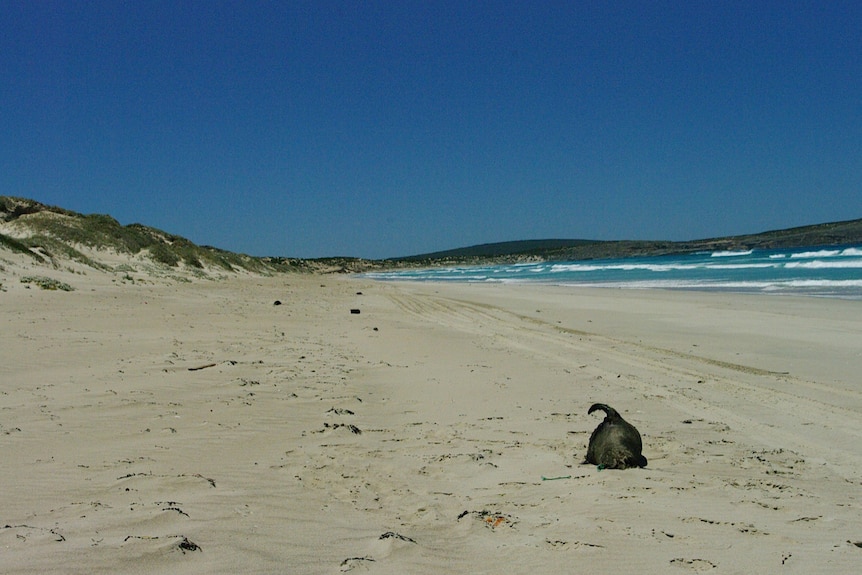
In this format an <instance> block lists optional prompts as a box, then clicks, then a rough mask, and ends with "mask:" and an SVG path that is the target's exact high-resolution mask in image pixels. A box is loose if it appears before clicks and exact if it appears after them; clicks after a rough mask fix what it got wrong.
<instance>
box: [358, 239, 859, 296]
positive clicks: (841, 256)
mask: <svg viewBox="0 0 862 575" xmlns="http://www.w3.org/2000/svg"><path fill="white" fill-rule="evenodd" d="M362 275H363V277H366V278H371V279H376V280H398V281H435V282H496V283H543V284H553V285H561V286H573V287H581V286H583V287H604V288H627V289H670V290H715V291H730V292H747V293H761V294H770V295H798V296H812V297H831V298H844V299H854V300H862V245H847V246H839V247H829V248H823V247H814V248H810V249H809V248H794V249H777V250H747V251H715V252H699V253H693V254H685V255H667V256H657V257H631V258H620V259H605V260H587V261H568V262H567V261H555V262H536V263H523V264H512V265H490V266H455V267H440V268H427V269H408V270H400V271H391V272H374V273H366V274H362Z"/></svg>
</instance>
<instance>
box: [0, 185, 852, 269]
mask: <svg viewBox="0 0 862 575" xmlns="http://www.w3.org/2000/svg"><path fill="white" fill-rule="evenodd" d="M854 243H862V219H856V220H847V221H841V222H830V223H822V224H814V225H809V226H802V227H795V228H788V229H783V230H773V231H766V232H762V233H757V234H749V235H739V236H728V237H719V238H708V239H701V240H690V241H663V240H655V241H646V240H615V241H599V240H587V239H546V240H522V241H510V242H499V243H489V244H481V245H475V246H469V247H464V248H458V249H452V250H446V251H440V252H433V253H426V254H419V255H412V256H404V257H395V258H388V259H385V260H367V259H362V258H354V257H328V258H315V259H303V258H293V257H282V256H271V257H254V256H248V255H244V254H236V253H233V252H229V251H226V250H222V249H219V248H215V247H211V246H198V245H196V244H194V243H193V242H191V241H189V240H187V239H186V238H183V237H181V236H177V235H174V234H170V233H167V232H164V231H161V230H158V229H156V228H152V227H149V226H146V225H142V224H137V223H135V224H129V225H125V226H124V225H121V224H120V223H119V222H118V221H117V220H115V219H114V218H113V217H111V216H108V215H101V214H90V215H84V214H80V213H77V212H73V211H70V210H67V209H64V208H61V207H56V206H49V205H45V204H42V203H40V202H38V201H35V200H31V199H26V198H19V197H12V196H0V250H7V251H11V252H18V253H21V254H25V255H27V256H28V257H29V258H32V259H33V260H34V261H35V263H44V264H49V265H50V264H53V265H55V266H56V265H58V263H59V262H61V261H63V260H70V261H74V262H76V263H78V264H83V265H85V266H88V267H92V268H96V269H103V270H106V271H108V270H110V269H112V265H111V264H109V263H106V262H105V261H102V260H103V259H104V258H101V257H100V255H99V254H103V253H108V252H110V253H112V254H117V255H126V256H129V257H135V258H138V259H142V260H147V261H151V262H152V263H153V265H159V266H163V267H165V268H182V269H185V270H191V271H193V272H195V271H197V272H199V273H200V274H201V275H207V271H208V270H209V271H210V272H211V271H213V270H215V271H216V272H218V273H231V272H250V273H267V274H268V273H280V272H329V273H332V272H346V273H355V272H362V271H370V270H381V269H397V268H404V267H418V266H423V267H433V266H446V265H470V264H484V265H487V264H490V263H517V262H532V261H564V260H590V259H600V258H622V257H634V256H656V255H664V254H682V253H691V252H698V251H720V250H750V249H775V248H792V247H804V246H839V245H847V244H854Z"/></svg>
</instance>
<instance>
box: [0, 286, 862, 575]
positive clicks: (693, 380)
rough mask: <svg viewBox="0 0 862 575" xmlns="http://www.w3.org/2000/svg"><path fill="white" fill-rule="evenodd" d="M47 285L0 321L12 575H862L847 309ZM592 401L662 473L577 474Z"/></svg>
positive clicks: (13, 303) (673, 297)
mask: <svg viewBox="0 0 862 575" xmlns="http://www.w3.org/2000/svg"><path fill="white" fill-rule="evenodd" d="M58 273H59V272H58ZM58 279H62V280H64V281H67V282H68V283H70V284H71V285H72V286H73V287H74V288H75V289H74V291H71V292H61V291H43V290H40V289H38V288H37V287H35V286H29V287H28V286H27V285H25V284H21V283H20V282H17V280H14V279H13V278H11V276H9V275H7V276H6V277H4V280H3V284H4V289H5V291H3V292H0V315H2V324H3V326H4V329H3V330H2V334H0V350H2V352H0V354H2V357H0V359H2V362H0V452H2V454H3V465H2V468H0V469H2V470H0V485H2V486H3V487H2V490H0V509H2V517H0V549H2V563H3V571H4V572H7V573H72V572H77V573H85V572H86V573H132V572H141V573H143V572H171V573H238V572H243V573H339V572H345V571H355V572H367V573H393V574H394V573H399V574H400V573H500V572H509V573H524V572H531V571H535V570H545V571H548V572H568V573H595V572H598V571H599V570H601V571H613V570H616V571H618V572H635V571H637V572H640V573H674V572H679V573H685V572H710V573H755V572H759V573H779V572H780V573H811V572H827V571H828V572H832V573H855V572H856V571H857V570H858V565H859V562H860V560H862V548H860V545H862V543H860V542H862V501H860V497H862V447H860V446H862V442H860V435H862V388H860V384H859V378H858V374H859V373H862V351H860V350H862V313H860V308H859V303H858V302H846V301H829V300H813V299H812V300H805V299H791V298H770V297H747V296H738V295H726V294H699V293H698V294H692V293H663V292H633V291H625V292H623V291H613V290H578V291H572V290H565V289H561V288H551V287H542V288H537V287H523V286H478V285H476V286H471V285H461V286H453V285H396V284H385V283H370V282H366V281H360V280H355V279H348V278H343V277H332V276H300V275H297V276H291V275H286V276H280V277H274V278H257V277H241V278H233V279H222V280H219V281H209V280H194V281H191V282H189V283H179V282H175V281H170V280H168V279H164V280H158V279H156V280H153V281H149V282H147V281H136V282H129V281H118V278H117V276H112V275H110V274H101V273H90V274H86V275H84V274H82V273H75V274H73V273H71V272H69V273H66V272H64V273H59V275H58ZM357 292H361V294H358V293H357ZM275 300H279V301H281V302H282V305H280V306H274V305H273V302H274V301H275ZM351 309H358V310H360V312H361V313H359V314H352V313H350V310H351ZM196 368H197V369H196ZM596 401H601V402H605V403H608V404H610V405H612V406H613V407H615V408H616V409H617V410H619V411H620V413H621V414H622V415H623V416H624V417H625V418H626V419H627V420H628V421H630V422H631V423H633V424H634V425H636V426H637V427H638V429H639V430H640V431H641V434H642V435H643V441H644V454H645V455H646V457H647V458H648V460H649V466H648V467H647V468H645V469H632V470H625V471H612V470H604V471H600V470H598V469H597V468H595V467H594V466H591V465H581V461H582V460H583V457H584V454H585V452H586V444H587V440H588V438H589V434H590V432H591V431H592V429H594V428H595V426H596V425H598V423H599V421H600V420H601V417H600V416H599V415H598V414H594V415H592V416H589V415H587V413H586V411H587V408H588V407H589V406H590V404H592V403H593V402H596Z"/></svg>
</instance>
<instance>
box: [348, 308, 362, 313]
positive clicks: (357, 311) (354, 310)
mask: <svg viewBox="0 0 862 575" xmlns="http://www.w3.org/2000/svg"><path fill="white" fill-rule="evenodd" d="M350 313H352V314H358V313H360V312H359V310H358V309H356V308H353V309H352V310H350Z"/></svg>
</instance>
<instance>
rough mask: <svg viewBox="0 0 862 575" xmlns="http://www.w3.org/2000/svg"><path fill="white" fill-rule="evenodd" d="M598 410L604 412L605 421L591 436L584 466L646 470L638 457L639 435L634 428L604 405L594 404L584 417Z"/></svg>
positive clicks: (639, 452) (639, 448)
mask: <svg viewBox="0 0 862 575" xmlns="http://www.w3.org/2000/svg"><path fill="white" fill-rule="evenodd" d="M598 410H602V411H604V412H605V419H604V421H602V422H601V423H600V424H599V426H598V427H597V428H596V429H595V431H593V434H592V435H590V445H589V447H587V458H586V460H585V461H584V463H592V464H593V465H598V466H599V467H601V468H602V469H626V468H628V467H646V464H647V460H646V457H644V456H643V455H642V454H641V450H642V449H643V444H642V443H641V434H640V433H638V430H637V429H635V426H634V425H632V424H631V423H629V422H628V421H626V420H625V419H623V418H622V416H621V415H620V414H619V413H617V410H616V409H614V408H613V407H610V406H608V405H605V404H604V403H594V404H593V405H592V406H591V407H590V409H589V411H587V413H588V414H590V413H592V412H594V411H598Z"/></svg>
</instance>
